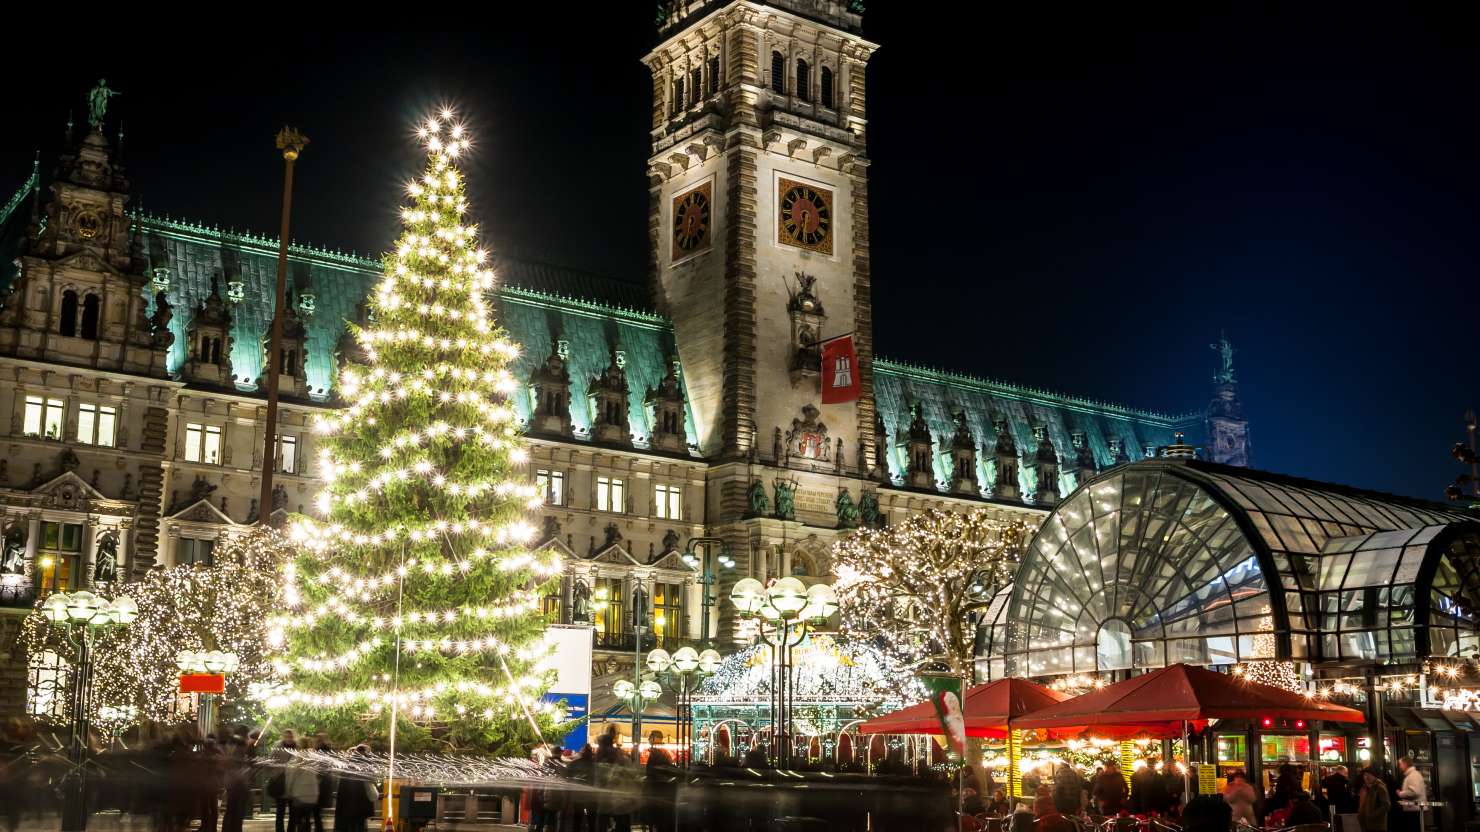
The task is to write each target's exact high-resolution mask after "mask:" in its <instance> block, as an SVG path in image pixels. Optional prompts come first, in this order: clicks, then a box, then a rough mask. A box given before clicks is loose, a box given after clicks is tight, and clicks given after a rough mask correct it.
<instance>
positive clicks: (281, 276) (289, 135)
mask: <svg viewBox="0 0 1480 832" xmlns="http://www.w3.org/2000/svg"><path fill="white" fill-rule="evenodd" d="M307 145H308V137H307V136H304V135H303V134H302V133H299V132H298V131H297V130H294V129H293V128H291V127H284V128H283V129H282V130H279V131H278V134H277V149H278V150H279V151H281V152H282V154H283V230H282V233H281V234H279V235H278V265H277V295H276V296H275V299H274V301H273V312H272V325H271V326H270V327H269V328H268V336H267V418H266V420H265V421H266V422H267V431H266V433H267V439H266V440H265V442H266V444H264V445H263V447H262V493H261V496H260V497H259V499H258V503H257V522H258V523H259V524H261V525H263V526H266V525H267V524H268V521H269V520H271V519H272V472H273V469H274V468H275V467H276V465H277V461H276V456H277V412H278V374H279V373H280V372H282V361H283V358H282V355H283V313H284V308H283V306H284V300H283V296H284V295H285V294H287V281H288V219H289V217H291V216H292V214H293V163H294V162H296V161H298V156H299V155H300V154H301V153H303V148H304V147H305V146H307Z"/></svg>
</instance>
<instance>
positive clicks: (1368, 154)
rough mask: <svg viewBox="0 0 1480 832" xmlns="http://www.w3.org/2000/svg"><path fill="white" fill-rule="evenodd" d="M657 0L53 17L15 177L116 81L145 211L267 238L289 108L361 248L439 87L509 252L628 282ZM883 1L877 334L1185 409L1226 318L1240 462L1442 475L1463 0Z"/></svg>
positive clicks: (639, 257)
mask: <svg viewBox="0 0 1480 832" xmlns="http://www.w3.org/2000/svg"><path fill="white" fill-rule="evenodd" d="M616 5H622V6H627V7H629V8H631V9H632V11H630V12H628V15H630V16H622V15H621V14H619V13H618V12H616V11H614V10H612V9H611V7H612V6H616ZM652 5H653V4H652V3H651V2H639V3H624V4H603V5H602V6H600V7H599V10H596V11H593V13H594V14H596V15H598V17H594V18H593V17H589V16H581V15H576V14H574V13H572V14H568V15H565V14H562V15H554V16H550V15H546V16H536V15H535V14H534V13H533V12H525V13H524V14H525V15H527V17H524V18H522V19H521V18H520V16H519V15H518V14H516V13H515V12H513V11H509V10H510V9H513V8H514V6H513V4H504V5H501V6H500V14H499V19H498V20H497V21H496V22H497V23H498V24H499V28H498V29H497V30H493V31H488V32H480V33H476V34H467V35H409V34H405V35H376V34H358V35H353V36H339V35H317V34H316V35H312V36H290V37H288V38H287V39H286V40H283V41H282V45H281V46H280V47H276V48H274V47H272V46H270V45H269V44H270V43H272V42H274V39H275V38H274V37H271V36H268V35H267V34H265V33H256V34H253V33H245V32H230V33H223V32H214V33H212V34H210V35H201V36H188V35H174V34H169V33H155V34H153V35H148V36H142V37H132V38H116V37H110V38H109V39H107V40H99V41H97V42H94V43H89V42H86V38H85V36H74V35H70V34H69V35H68V36H67V45H66V47H65V51H66V54H67V55H68V59H67V60H65V61H60V62H59V61H57V60H56V59H55V55H56V52H55V50H56V48H57V47H56V46H55V44H53V43H50V42H49V37H48V36H36V37H32V38H29V39H28V43H27V45H26V46H27V47H28V48H32V49H34V50H35V53H34V54H33V55H32V56H30V59H29V60H27V59H26V58H25V56H21V59H20V61H19V63H17V64H16V65H17V66H28V67H29V70H28V71H27V72H26V74H25V81H24V83H20V84H13V85H12V87H11V91H10V94H9V95H8V96H7V99H8V100H7V106H6V108H5V109H6V119H5V121H6V122H7V124H6V128H7V129H5V130H4V131H3V137H0V145H3V147H0V190H4V191H5V192H6V193H7V194H8V193H9V192H10V190H11V188H13V187H14V186H15V185H17V184H19V182H20V181H21V179H22V178H23V176H24V174H25V172H26V171H27V170H28V168H29V165H30V159H31V157H32V154H33V152H34V151H35V150H36V149H40V150H41V151H42V153H43V158H46V157H47V156H48V155H51V154H54V153H55V152H56V150H58V149H59V145H60V142H61V139H62V132H63V125H64V124H65V122H66V118H67V111H68V108H69V107H71V108H73V109H74V110H75V111H76V112H77V114H78V118H79V120H82V99H83V94H84V92H85V91H86V90H87V89H88V88H89V87H91V86H92V84H93V83H94V82H95V81H96V80H97V78H98V77H99V76H106V77H107V78H108V81H109V85H110V86H111V87H113V88H115V89H118V90H121V91H122V93H123V95H122V96H121V97H119V98H116V99H114V104H113V106H112V108H110V113H109V116H110V127H109V133H110V136H111V135H112V133H113V132H114V131H115V130H116V126H117V119H119V118H121V119H122V120H123V122H124V128H125V133H126V137H125V143H124V150H123V154H124V162H125V163H126V164H127V165H128V167H129V173H130V176H131V177H132V179H133V182H134V193H135V194H136V202H140V201H141V202H142V204H143V207H144V208H145V209H147V210H150V211H152V212H156V213H162V214H169V215H171V216H176V217H180V216H184V217H187V218H191V219H194V220H198V221H203V222H206V223H220V224H222V225H227V226H234V227H237V228H244V227H248V228H252V229H254V230H258V231H263V232H268V233H273V234H275V233H276V228H277V224H278V204H279V200H280V198H281V193H280V190H279V187H280V170H281V163H280V160H279V158H278V156H277V153H276V151H275V150H274V148H273V146H272V137H273V134H274V133H275V131H276V130H277V128H278V127H279V126H281V125H282V124H283V123H290V124H293V125H294V126H296V127H298V128H299V129H301V130H302V131H303V132H305V133H306V134H307V135H308V136H309V137H310V138H311V139H312V142H313V143H312V144H311V145H310V146H309V148H308V150H307V152H306V153H305V155H304V158H303V160H302V161H301V163H300V164H299V168H298V185H297V190H296V197H295V212H294V224H293V229H294V237H295V238H296V239H298V240H300V241H311V242H313V243H316V244H319V245H326V246H330V247H342V248H345V249H350V248H354V249H358V250H360V251H362V252H364V251H370V252H379V251H380V250H382V249H383V248H385V247H387V246H388V245H389V242H390V241H391V240H392V239H393V237H394V235H395V233H396V226H395V223H394V215H393V212H394V210H395V208H396V207H397V206H398V204H399V197H400V194H401V191H400V185H401V183H403V182H404V181H405V180H406V179H407V178H408V176H409V175H411V174H413V173H415V172H416V170H417V165H418V162H419V151H418V150H417V149H416V147H415V145H414V143H413V142H411V141H409V138H410V125H411V123H412V121H413V120H414V119H416V118H417V117H419V116H422V115H424V114H425V113H426V112H427V110H428V108H429V107H432V106H436V105H440V104H442V103H444V102H445V103H450V104H452V105H454V106H455V107H457V108H459V110H460V111H461V112H462V113H464V114H465V116H466V118H467V121H468V122H469V123H470V125H471V126H472V128H473V129H474V137H475V139H476V142H477V146H476V156H475V158H474V160H473V161H472V162H471V163H470V164H467V165H465V169H466V170H467V172H468V173H469V175H470V179H471V182H470V193H471V194H472V197H473V205H474V212H475V214H476V215H477V216H478V218H479V219H480V220H481V221H482V223H483V226H484V229H485V232H486V235H487V236H488V237H489V238H490V240H491V242H492V244H493V246H494V247H495V248H496V249H498V250H500V251H502V252H504V253H508V254H515V255H520V256H525V257H534V258H540V259H546V260H550V261H553V262H557V263H562V264H565V265H569V266H573V267H577V268H582V269H587V270H591V271H595V272H600V273H605V274H609V275H612V276H614V277H619V278H623V279H627V280H631V281H635V282H640V281H642V280H643V279H644V270H645V267H644V263H645V247H646V244H647V243H646V236H645V234H646V231H645V224H646V210H647V195H646V189H645V182H644V177H643V169H644V163H645V160H646V158H647V154H648V128H649V126H650V125H649V123H648V119H649V117H650V115H649V113H650V110H649V96H650V94H651V82H650V80H649V79H648V76H647V72H646V70H645V68H644V67H643V66H642V64H641V63H640V62H639V59H640V58H641V57H642V55H643V54H645V52H646V51H647V49H648V48H649V47H650V46H651V45H652V44H653V43H654V41H655V36H654V31H653V26H652V16H651V13H650V8H651V6H652ZM869 5H870V7H871V8H870V9H869V12H868V15H867V18H866V27H867V31H866V34H867V36H868V37H870V38H871V39H872V40H874V41H875V42H878V43H880V44H881V47H882V48H881V49H880V50H879V52H878V53H877V54H876V55H875V57H874V60H873V62H872V64H871V66H870V72H869V85H870V91H869V118H870V125H869V131H870V147H869V155H870V156H871V157H872V161H873V167H872V168H870V174H869V175H870V181H871V184H870V189H871V202H872V205H871V209H872V229H873V265H874V306H875V321H876V340H877V344H878V351H879V352H880V354H883V355H887V356H890V357H893V358H898V359H904V360H909V361H913V362H918V363H922V364H928V365H932V366H937V367H943V368H949V369H956V370H961V371H965V372H969V373H972V374H976V375H983V376H988V377H992V378H998V379H1003V380H1006V381H1012V382H1018V383H1024V384H1030V385H1033V386H1037V387H1045V388H1049V389H1053V390H1058V391H1063V392H1066V393H1072V394H1076V395H1081V396H1087V397H1091V398H1098V399H1107V400H1111V401H1115V402H1120V403H1124V404H1128V405H1132V406H1136V407H1143V408H1148V409H1154V410H1158V411H1163V412H1178V413H1181V412H1186V411H1190V410H1200V409H1201V408H1202V407H1203V406H1204V405H1205V404H1206V402H1207V400H1208V398H1209V396H1210V394H1211V374H1212V371H1213V369H1214V366H1215V362H1216V356H1215V355H1214V353H1213V352H1211V351H1210V350H1209V349H1208V344H1209V343H1210V342H1211V341H1213V340H1215V339H1216V337H1217V335H1218V332H1219V330H1220V329H1225V330H1227V332H1228V336H1229V338H1230V339H1231V340H1232V341H1233V342H1234V343H1235V345H1236V346H1237V347H1238V349H1239V354H1238V356H1237V359H1236V363H1237V367H1238V373H1239V377H1240V381H1241V382H1242V393H1243V397H1244V401H1245V404H1246V409H1247V412H1248V416H1249V419H1250V422H1251V431H1252V438H1253V452H1254V460H1255V464H1256V465H1257V466H1258V467H1261V468H1267V469H1271V470H1276V471H1283V472H1288V473H1292V474H1297V475H1301V476H1307V477H1313V478H1316V479H1325V480H1332V481H1336V482H1345V483H1351V484H1354V485H1360V486H1365V487H1369V488H1375V489H1379V490H1385V491H1393V492H1397V493H1402V494H1411V495H1416V496H1424V497H1435V498H1437V497H1438V496H1439V495H1440V493H1441V491H1442V488H1443V487H1444V485H1446V484H1447V483H1448V482H1449V481H1450V480H1451V479H1452V478H1453V476H1454V474H1455V473H1458V468H1457V467H1456V466H1455V464H1453V462H1452V460H1451V459H1450V458H1449V456H1448V452H1447V451H1448V448H1449V446H1450V445H1451V444H1453V443H1454V442H1455V441H1457V440H1458V439H1460V438H1461V437H1462V434H1463V429H1462V425H1461V414H1462V413H1463V412H1464V410H1465V409H1466V408H1467V407H1470V406H1476V405H1480V369H1477V355H1480V341H1477V333H1480V304H1477V298H1476V294H1477V292H1476V286H1477V269H1476V266H1477V262H1476V261H1477V253H1480V247H1477V243H1476V239H1477V231H1480V215H1477V214H1480V211H1477V207H1476V206H1477V198H1480V163H1477V154H1480V115H1477V112H1480V109H1477V106H1476V99H1477V92H1480V89H1477V87H1480V84H1477V79H1480V58H1477V55H1480V53H1477V52H1476V51H1475V50H1474V49H1473V48H1472V46H1471V45H1470V44H1469V43H1467V42H1466V40H1465V38H1466V37H1467V34H1466V33H1467V32H1471V31H1472V30H1471V29H1469V27H1468V25H1467V24H1466V22H1465V21H1463V20H1461V19H1459V18H1458V17H1457V15H1458V14H1460V13H1459V12H1458V11H1456V12H1454V14H1455V15H1456V17H1455V18H1452V19H1451V18H1446V17H1444V16H1442V15H1439V14H1437V13H1436V14H1435V16H1432V17H1420V16H1418V15H1419V14H1420V12H1416V11H1413V10H1411V9H1408V8H1399V7H1397V6H1394V5H1388V6H1387V7H1385V8H1382V9H1381V13H1382V14H1381V16H1378V15H1377V14H1376V12H1372V13H1368V12H1360V13H1354V11H1353V7H1348V6H1342V7H1339V9H1340V12H1341V14H1340V16H1335V15H1326V14H1321V13H1320V12H1323V11H1334V10H1336V9H1338V7H1334V6H1320V7H1317V6H1314V5H1312V6H1311V7H1310V10H1309V11H1307V10H1304V9H1294V8H1292V6H1291V4H1287V5H1286V6H1284V7H1270V8H1265V9H1256V8H1255V7H1253V6H1249V7H1247V9H1246V10H1244V11H1241V12H1238V13H1219V14H1213V13H1207V14H1202V15H1201V16H1194V14H1193V13H1191V12H1187V11H1179V12H1177V13H1174V14H1168V13H1162V12H1158V13H1156V14H1155V15H1154V16H1152V15H1150V14H1148V15H1147V16H1145V17H1140V18H1136V17H1128V16H1125V14H1124V9H1125V7H1124V6H1123V5H1122V6H1119V7H1117V9H1116V11H1117V15H1116V16H1114V17H1109V16H1106V17H1093V18H1092V17H1085V16H1083V15H1082V13H1081V12H1079V11H1076V10H1074V8H1073V7H1072V6H1058V5H1055V6H1053V7H1045V9H1044V10H1043V11H1041V12H1031V13H1022V12H1012V13H1010V14H1014V15H1017V14H1036V15H1040V16H1036V17H1035V16H1006V15H1007V14H1009V13H1005V12H1003V11H1001V10H1000V9H997V8H985V9H977V10H975V11H972V12H967V13H966V14H969V15H975V16H974V17H963V16H962V13H961V12H959V11H955V9H956V7H964V6H966V5H968V4H964V3H961V4H920V3H901V2H885V0H874V2H872V3H870V4H869ZM971 5H981V6H996V5H1002V4H971ZM591 6H592V7H593V9H595V8H597V4H591ZM1434 8H1435V10H1436V12H1437V10H1438V9H1439V7H1434ZM1451 8H1454V7H1451ZM930 9H952V10H953V11H951V12H950V13H949V14H944V13H942V14H926V13H925V12H926V11H928V10H930ZM603 15H604V17H602V16H603ZM1363 15H1368V16H1363ZM1398 15H1401V16H1398ZM13 57H14V56H13Z"/></svg>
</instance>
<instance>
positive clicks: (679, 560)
mask: <svg viewBox="0 0 1480 832" xmlns="http://www.w3.org/2000/svg"><path fill="white" fill-rule="evenodd" d="M652 567H653V568H654V569H672V570H674V571H677V572H696V573H697V572H698V571H699V570H698V569H696V568H695V567H692V566H690V565H689V564H688V562H687V561H685V560H684V559H683V552H679V551H672V552H666V553H661V554H659V555H658V557H657V558H656V559H655V560H654V561H653V562H652Z"/></svg>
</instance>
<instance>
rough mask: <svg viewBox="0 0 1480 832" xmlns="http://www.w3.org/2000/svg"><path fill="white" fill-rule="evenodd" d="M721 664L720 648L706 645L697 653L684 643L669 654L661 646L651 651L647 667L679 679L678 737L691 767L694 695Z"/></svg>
mask: <svg viewBox="0 0 1480 832" xmlns="http://www.w3.org/2000/svg"><path fill="white" fill-rule="evenodd" d="M719 663H720V655H719V653H718V651H715V650H713V649H709V648H705V650H704V652H702V653H701V652H698V651H696V650H695V649H694V648H692V647H688V646H684V647H680V648H678V649H677V650H675V651H673V654H672V655H669V653H668V651H667V650H664V649H663V648H661V647H660V648H658V649H656V650H654V651H652V652H651V653H648V657H647V666H648V670H651V671H652V672H653V673H655V674H657V675H660V676H661V675H664V674H670V675H672V676H673V677H674V678H675V679H676V680H677V682H678V714H677V720H676V723H677V728H676V734H677V737H676V739H677V740H678V744H679V745H680V746H681V747H682V748H683V749H684V753H683V766H684V768H688V767H689V758H690V757H692V756H693V752H694V747H693V746H694V732H693V728H694V714H693V694H694V688H696V687H698V684H697V683H698V682H699V681H700V680H702V679H703V678H704V677H705V676H708V675H710V674H712V673H714V671H715V670H716V669H718V667H719Z"/></svg>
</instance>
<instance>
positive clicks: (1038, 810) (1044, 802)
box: [1033, 786, 1058, 818]
mask: <svg viewBox="0 0 1480 832" xmlns="http://www.w3.org/2000/svg"><path fill="white" fill-rule="evenodd" d="M1056 812H1058V807H1057V806H1054V805H1053V792H1052V791H1050V790H1049V788H1048V787H1047V786H1039V787H1038V792H1037V793H1036V794H1035V795H1034V796H1033V814H1035V815H1037V816H1038V817H1040V818H1041V817H1043V816H1044V815H1052V814H1055V813H1056Z"/></svg>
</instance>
